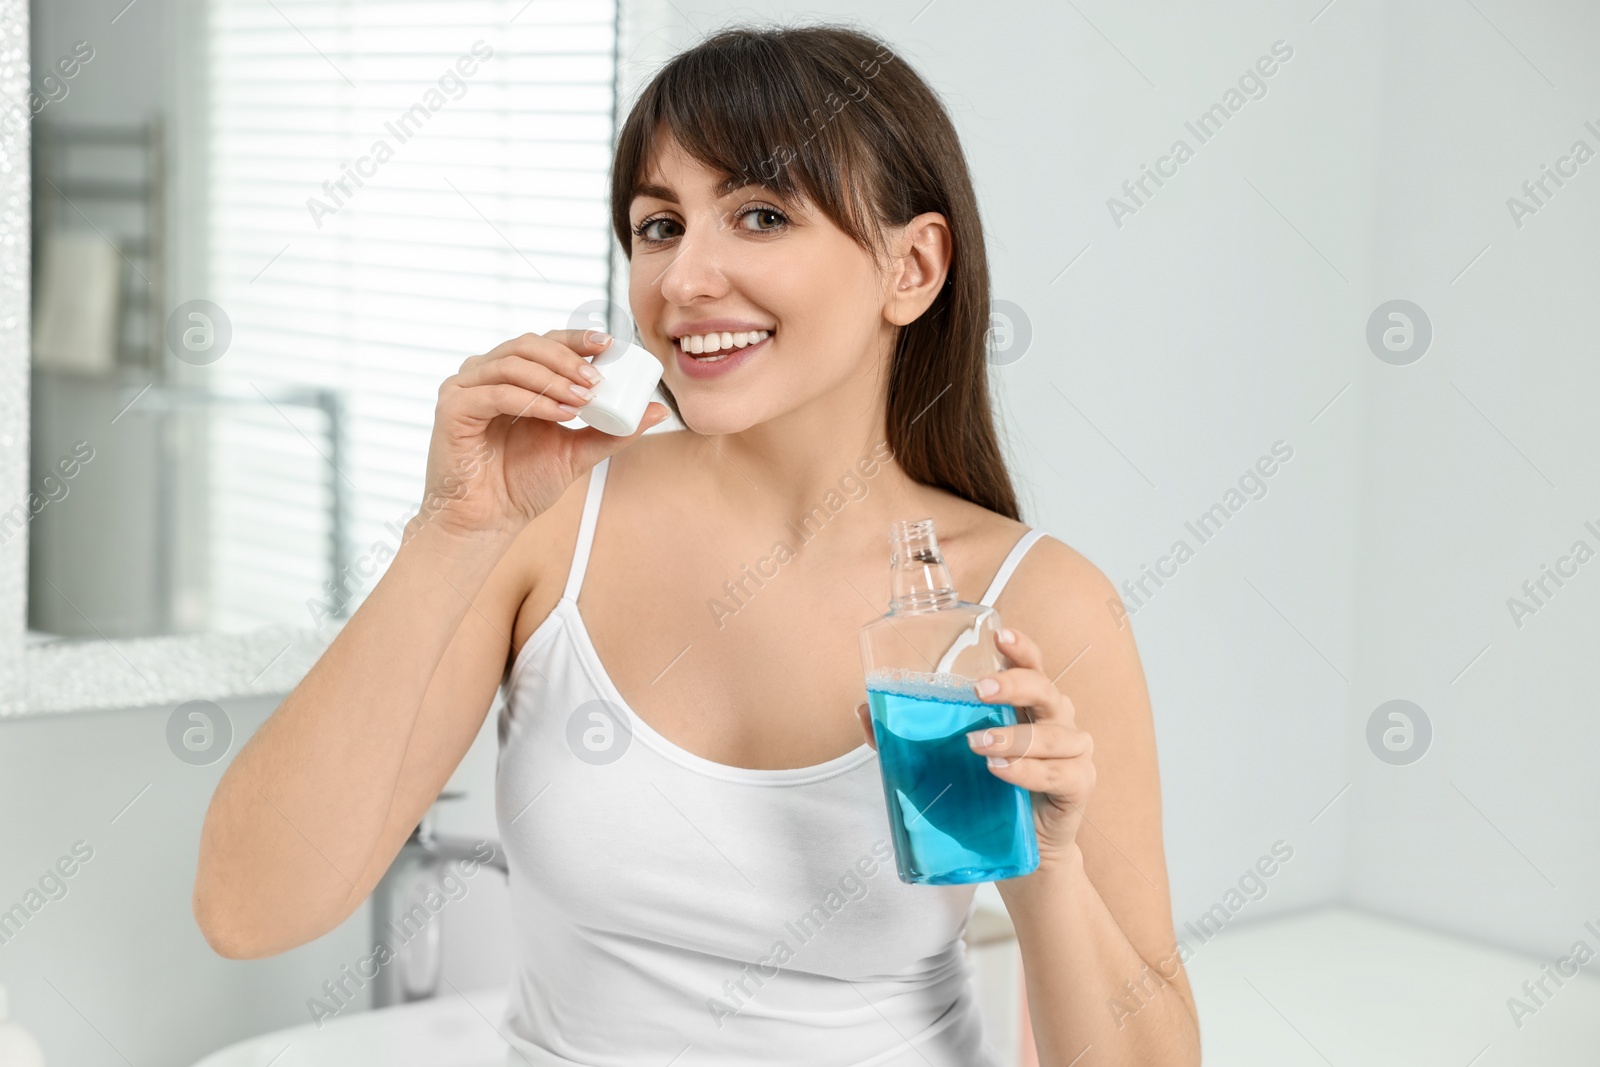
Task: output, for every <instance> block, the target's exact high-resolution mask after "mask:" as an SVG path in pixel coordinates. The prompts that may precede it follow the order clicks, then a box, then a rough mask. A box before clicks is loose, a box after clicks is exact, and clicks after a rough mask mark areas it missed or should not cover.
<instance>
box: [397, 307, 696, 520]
mask: <svg viewBox="0 0 1600 1067" xmlns="http://www.w3.org/2000/svg"><path fill="white" fill-rule="evenodd" d="M596 337H599V338H604V337H605V335H604V334H601V333H599V332H598V331H595V330H551V331H550V332H549V333H546V334H543V335H540V334H532V333H528V334H523V335H522V336H521V337H517V338H514V339H512V340H510V341H506V342H505V343H504V344H501V345H499V346H497V347H496V348H494V349H492V350H491V351H489V352H486V353H485V354H483V355H481V356H472V357H471V358H469V359H467V360H466V361H465V362H464V363H462V364H461V369H460V370H459V371H457V372H456V373H455V374H452V375H451V376H450V377H448V378H446V379H445V380H444V382H443V384H441V385H440V386H439V404H438V407H437V409H436V410H435V412H434V418H433V436H432V438H431V439H430V441H429V443H428V466H427V478H426V491H425V493H424V495H423V505H422V510H421V512H420V514H419V517H418V518H417V519H416V520H413V521H418V522H430V523H437V524H439V526H440V527H441V528H442V529H444V530H445V531H446V532H448V533H452V534H458V535H462V536H469V537H475V536H479V535H482V534H484V533H509V534H512V535H514V534H515V533H516V532H517V531H519V530H521V529H522V527H523V526H525V525H527V523H528V522H530V521H531V520H532V519H534V518H535V517H536V516H538V515H539V514H540V513H542V512H543V511H544V510H545V509H547V508H549V507H550V506H551V505H552V504H554V503H555V502H556V501H557V500H558V499H559V498H560V497H561V494H562V493H563V492H565V491H566V488H567V486H569V485H571V484H572V483H573V482H574V481H575V480H577V478H578V477H579V475H581V474H583V473H584V472H585V471H587V470H588V469H589V468H590V467H593V466H594V465H595V464H596V463H599V462H600V461H601V460H602V459H604V458H605V457H606V456H608V455H610V454H611V453H613V452H616V451H618V450H619V449H621V448H623V447H624V446H626V445H627V444H629V443H630V442H632V441H633V440H635V439H636V438H637V437H638V436H639V435H640V434H642V433H644V431H645V430H647V429H649V428H650V427H652V426H654V425H656V424H657V423H659V422H660V421H661V420H662V419H664V418H666V417H667V407H666V405H665V404H662V403H660V402H659V401H654V400H652V401H651V402H650V405H649V407H647V408H646V409H645V413H644V418H643V419H642V420H641V421H640V423H639V428H638V429H637V430H635V431H634V432H633V433H632V434H630V435H629V436H627V437H614V436H612V435H611V434H608V433H606V432H604V431H603V430H597V429H594V428H593V427H590V426H586V427H584V428H583V429H581V430H571V429H567V428H565V427H563V426H561V425H559V423H561V422H565V421H566V420H568V419H570V418H572V417H573V415H574V414H577V413H578V412H581V411H582V409H583V405H584V404H585V403H587V401H586V400H584V399H582V398H581V397H579V396H577V395H575V394H574V393H573V392H572V391H571V390H572V387H573V386H577V387H579V388H588V387H589V383H588V381H587V380H586V379H585V378H584V376H583V373H582V371H581V369H580V368H583V367H587V366H588V365H589V361H588V360H586V359H585V358H584V356H591V357H592V356H595V355H597V354H599V353H601V352H603V351H605V350H606V348H607V347H608V343H610V344H614V343H616V342H614V341H613V342H605V341H602V342H601V343H595V341H594V340H592V339H591V338H596ZM560 405H567V407H566V408H565V409H563V408H562V407H561V406H560Z"/></svg>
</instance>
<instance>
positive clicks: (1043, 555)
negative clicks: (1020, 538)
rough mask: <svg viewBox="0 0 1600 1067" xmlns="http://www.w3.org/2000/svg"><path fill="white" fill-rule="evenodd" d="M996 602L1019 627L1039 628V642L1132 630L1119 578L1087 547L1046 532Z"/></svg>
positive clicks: (1067, 641)
mask: <svg viewBox="0 0 1600 1067" xmlns="http://www.w3.org/2000/svg"><path fill="white" fill-rule="evenodd" d="M995 606H996V607H998V608H1000V609H1001V614H1002V616H1003V617H1005V618H1008V619H1015V620H1016V623H1017V626H1018V627H1019V628H1020V629H1024V630H1032V631H1034V639H1035V640H1036V641H1038V642H1039V646H1040V648H1042V649H1045V650H1046V653H1047V655H1048V654H1049V652H1051V651H1064V650H1065V648H1064V647H1062V648H1057V649H1051V648H1050V647H1049V646H1048V642H1050V641H1052V640H1053V641H1054V642H1056V643H1057V644H1058V645H1063V646H1065V645H1074V642H1077V643H1076V645H1075V646H1074V647H1073V649H1072V651H1073V652H1076V651H1077V650H1078V649H1079V648H1081V647H1082V646H1083V643H1084V642H1086V641H1089V640H1091V639H1094V638H1099V639H1101V640H1103V641H1107V642H1109V641H1110V640H1111V639H1112V637H1113V635H1119V634H1120V635H1124V636H1126V635H1129V633H1130V631H1129V629H1128V626H1127V619H1126V616H1125V614H1124V613H1123V611H1122V600H1121V598H1120V597H1119V596H1118V595H1117V590H1116V586H1115V584H1114V583H1113V582H1112V581H1111V579H1110V578H1109V577H1107V576H1106V574H1105V573H1104V572H1103V571H1101V570H1100V568H1099V567H1097V566H1095V565H1094V563H1093V562H1091V561H1090V560H1089V558H1088V557H1087V556H1085V555H1083V553H1081V552H1079V551H1078V550H1077V549H1075V548H1073V547H1072V546H1071V545H1069V544H1067V543H1066V542H1065V541H1062V540H1061V539H1059V538H1057V537H1055V536H1053V535H1051V534H1048V533H1046V534H1045V535H1044V536H1043V537H1041V538H1039V540H1038V543H1037V544H1035V545H1034V546H1033V547H1032V548H1030V549H1028V552H1027V554H1026V555H1024V556H1023V557H1022V561H1021V562H1020V563H1019V564H1018V565H1017V569H1016V572H1015V573H1014V574H1013V575H1012V578H1011V581H1010V582H1008V583H1007V585H1006V588H1005V591H1004V592H1003V593H1002V594H1001V597H1000V600H999V601H997V602H996V605H995Z"/></svg>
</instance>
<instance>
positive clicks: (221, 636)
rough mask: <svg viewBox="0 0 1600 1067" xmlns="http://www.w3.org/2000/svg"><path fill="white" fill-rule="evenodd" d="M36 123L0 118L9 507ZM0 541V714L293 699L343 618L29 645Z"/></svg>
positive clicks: (20, 497)
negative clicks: (237, 699) (287, 695)
mask: <svg viewBox="0 0 1600 1067" xmlns="http://www.w3.org/2000/svg"><path fill="white" fill-rule="evenodd" d="M28 14H29V8H28V0H0V50H3V51H0V54H3V55H4V56H5V62H3V63H0V107H3V108H4V112H3V114H6V115H22V116H27V115H28V92H29V86H30V84H31V72H30V65H29V59H30V38H29V22H28ZM31 148H32V146H31V139H30V125H29V122H21V123H15V122H13V123H0V512H4V511H9V510H11V508H12V507H13V506H15V505H16V504H17V503H19V502H20V503H21V505H22V507H23V509H24V511H25V512H26V511H28V510H29V509H28V494H29V492H30V491H31V489H32V488H33V487H32V486H30V484H29V480H30V475H29V465H30V455H31V452H30V446H31V440H32V439H31V435H30V433H29V408H30V403H31V398H30V389H29V386H30V364H31V349H32V346H31V344H30V339H31V337H32V322H31V311H32V299H33V279H32V276H31V262H32V238H33V234H32V218H31V214H32V189H31V188H30V182H31V163H32V159H31ZM30 525H31V523H29V522H26V521H25V524H24V528H23V531H22V533H21V535H20V536H17V537H13V538H12V539H11V540H10V541H9V542H7V543H5V544H4V545H0V718H10V717H17V716H24V715H42V714H49V713H56V712H69V711H103V710H108V709H112V708H135V707H150V706H153V705H162V704H170V705H172V706H174V707H175V706H177V705H178V704H179V703H182V702H183V701H185V700H195V699H206V700H226V699H229V698H233V697H241V696H251V695H257V694H278V693H288V692H289V691H290V690H291V689H293V688H294V687H295V685H296V684H298V683H299V681H300V679H301V678H303V677H304V676H305V674H306V672H307V671H308V670H310V669H311V666H312V664H314V663H315V662H316V661H317V658H318V657H319V656H321V655H322V652H323V650H324V649H325V648H326V647H327V646H328V643H329V642H330V641H332V640H333V638H334V637H335V636H336V635H337V634H338V632H339V630H340V628H341V627H342V625H343V621H344V620H329V622H328V624H327V625H326V626H324V627H322V628H321V629H320V630H314V629H311V628H310V627H303V628H297V627H288V626H278V627H263V628H261V629H259V630H253V631H250V632H246V633H198V634H171V635H161V636H153V637H141V638H122V639H111V638H104V637H101V638H74V637H63V638H59V639H38V638H37V637H35V638H33V639H30V636H29V634H28V630H27V617H28V538H29V534H30V532H31V531H30V529H29V526H30Z"/></svg>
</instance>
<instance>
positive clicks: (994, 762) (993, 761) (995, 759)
mask: <svg viewBox="0 0 1600 1067" xmlns="http://www.w3.org/2000/svg"><path fill="white" fill-rule="evenodd" d="M988 764H989V766H991V767H1009V766H1011V757H1010V756H990V757H989V759H988Z"/></svg>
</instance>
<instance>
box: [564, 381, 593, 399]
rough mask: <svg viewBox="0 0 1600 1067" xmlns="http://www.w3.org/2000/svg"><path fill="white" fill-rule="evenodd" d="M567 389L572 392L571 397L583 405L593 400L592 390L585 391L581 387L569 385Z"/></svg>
mask: <svg viewBox="0 0 1600 1067" xmlns="http://www.w3.org/2000/svg"><path fill="white" fill-rule="evenodd" d="M567 388H568V389H569V390H571V391H572V395H573V396H575V397H577V398H578V399H579V400H582V401H583V402H584V403H588V402H589V401H591V400H593V399H594V390H593V389H585V388H584V387H583V386H581V385H569V386H567Z"/></svg>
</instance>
